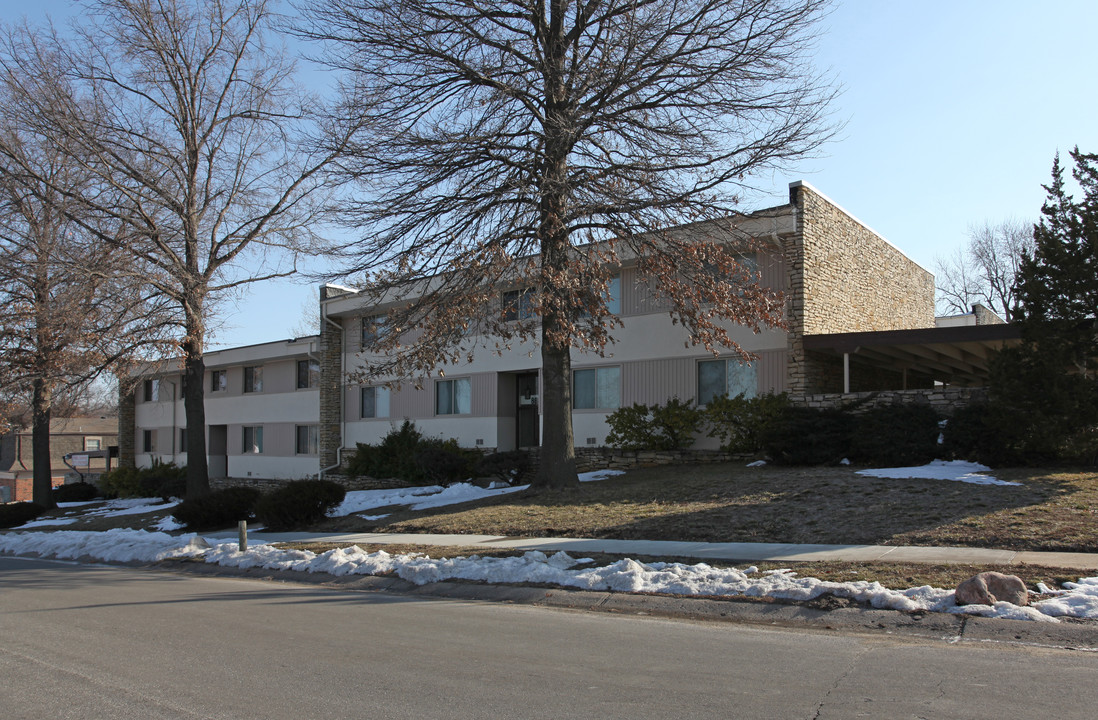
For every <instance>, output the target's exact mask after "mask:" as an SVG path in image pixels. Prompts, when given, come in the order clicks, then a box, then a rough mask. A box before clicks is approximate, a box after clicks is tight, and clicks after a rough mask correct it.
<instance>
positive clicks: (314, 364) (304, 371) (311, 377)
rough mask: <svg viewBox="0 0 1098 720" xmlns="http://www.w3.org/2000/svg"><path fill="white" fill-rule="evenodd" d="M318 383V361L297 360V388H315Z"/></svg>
mask: <svg viewBox="0 0 1098 720" xmlns="http://www.w3.org/2000/svg"><path fill="white" fill-rule="evenodd" d="M319 384H320V361H319V360H313V359H312V358H310V359H308V360H298V361H297V389H298V390H305V389H307V388H315V387H316V386H317V385H319Z"/></svg>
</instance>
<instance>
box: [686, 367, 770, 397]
mask: <svg viewBox="0 0 1098 720" xmlns="http://www.w3.org/2000/svg"><path fill="white" fill-rule="evenodd" d="M757 391H758V379H757V376H756V374H755V366H754V365H749V364H747V363H744V362H740V360H738V359H732V360H702V361H700V362H699V363H698V404H699V405H708V404H709V401H710V400H712V399H713V398H718V397H721V396H722V395H727V396H728V397H736V396H737V395H740V394H741V393H742V394H743V396H744V397H749V398H750V397H755V394H756V392H757Z"/></svg>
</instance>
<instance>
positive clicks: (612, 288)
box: [605, 275, 621, 315]
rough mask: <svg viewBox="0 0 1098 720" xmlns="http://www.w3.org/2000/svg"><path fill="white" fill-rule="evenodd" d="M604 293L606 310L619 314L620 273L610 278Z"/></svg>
mask: <svg viewBox="0 0 1098 720" xmlns="http://www.w3.org/2000/svg"><path fill="white" fill-rule="evenodd" d="M606 295H607V296H606V298H605V300H606V311H607V312H608V313H610V314H611V315H621V275H615V276H614V277H612V278H610V282H609V283H608V284H607V286H606Z"/></svg>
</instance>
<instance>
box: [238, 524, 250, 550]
mask: <svg viewBox="0 0 1098 720" xmlns="http://www.w3.org/2000/svg"><path fill="white" fill-rule="evenodd" d="M236 529H237V530H238V531H239V532H240V552H248V521H247V520H241V521H239V522H238V523H237V524H236Z"/></svg>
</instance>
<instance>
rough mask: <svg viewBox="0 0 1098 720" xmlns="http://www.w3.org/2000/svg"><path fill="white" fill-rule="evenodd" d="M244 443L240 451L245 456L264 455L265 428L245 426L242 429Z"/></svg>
mask: <svg viewBox="0 0 1098 720" xmlns="http://www.w3.org/2000/svg"><path fill="white" fill-rule="evenodd" d="M241 431H242V432H241V434H242V436H243V437H242V442H241V447H240V451H241V452H242V453H244V454H245V455H260V454H262V453H263V426H262V425H245V426H243V427H242V428H241Z"/></svg>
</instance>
